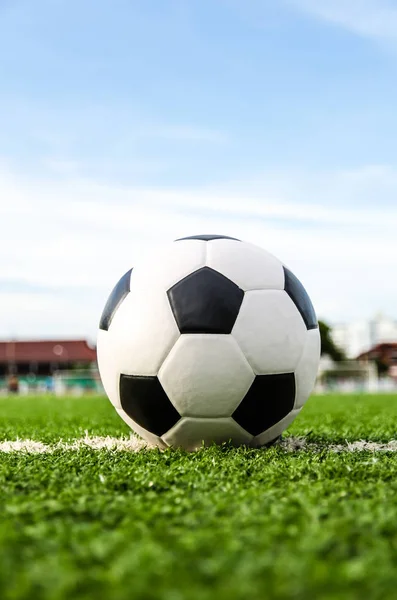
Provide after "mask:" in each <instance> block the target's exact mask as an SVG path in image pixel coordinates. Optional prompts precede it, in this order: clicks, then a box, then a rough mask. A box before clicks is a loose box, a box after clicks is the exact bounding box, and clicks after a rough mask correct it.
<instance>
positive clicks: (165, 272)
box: [97, 235, 320, 450]
mask: <svg viewBox="0 0 397 600" xmlns="http://www.w3.org/2000/svg"><path fill="white" fill-rule="evenodd" d="M97 353H98V365H99V370H100V375H101V379H102V382H103V385H104V388H105V391H106V393H107V395H108V396H109V398H110V400H111V402H112V403H113V405H114V406H115V408H116V410H117V412H118V413H119V415H120V416H121V417H122V419H124V421H125V422H126V423H127V424H128V425H129V426H130V427H131V428H132V429H133V430H134V431H135V432H136V433H137V434H138V435H140V436H141V437H143V438H144V439H145V440H146V441H148V442H150V443H152V444H154V445H157V446H160V447H167V446H179V447H182V448H185V449H187V450H194V449H196V448H198V447H200V446H201V445H203V444H204V445H208V444H211V443H222V442H231V443H232V444H234V445H240V444H246V445H250V446H255V447H258V446H264V445H268V444H271V443H272V442H274V441H275V440H276V439H278V438H279V436H280V435H281V433H282V432H283V431H284V429H286V427H287V426H288V425H289V424H290V423H291V422H292V421H293V420H294V418H295V417H296V416H297V415H298V414H299V412H300V410H301V408H302V406H303V404H304V403H305V401H306V399H307V398H308V396H309V395H310V393H311V392H312V389H313V386H314V382H315V379H316V374H317V369H318V364H319V359H320V335H319V329H318V323H317V318H316V314H315V311H314V309H313V305H312V303H311V301H310V298H309V296H308V294H307V292H306V291H305V289H304V287H303V285H302V284H301V283H300V281H299V280H298V279H297V277H296V276H295V275H294V274H293V273H292V272H291V271H290V270H289V269H288V268H287V267H285V266H284V265H283V264H282V263H281V262H280V261H279V260H278V259H277V258H275V257H274V256H273V255H272V254H269V253H268V252H266V251H265V250H263V249H261V248H259V247H258V246H254V245H252V244H248V243H244V242H241V241H240V240H237V239H235V238H230V237H226V236H219V235H198V236H193V237H189V238H182V239H179V240H176V241H175V242H173V243H171V244H169V245H168V246H166V248H164V249H163V250H162V251H161V252H158V253H157V254H156V255H155V256H154V257H153V258H151V259H150V260H147V261H146V262H143V263H141V264H140V265H137V266H136V267H135V268H134V269H131V270H130V271H128V272H127V273H126V274H125V275H124V276H123V277H122V278H121V279H120V281H119V282H118V283H117V285H116V286H115V288H114V289H113V291H112V293H111V294H110V297H109V299H108V301H107V303H106V306H105V308H104V311H103V314H102V317H101V320H100V329H99V333H98V345H97Z"/></svg>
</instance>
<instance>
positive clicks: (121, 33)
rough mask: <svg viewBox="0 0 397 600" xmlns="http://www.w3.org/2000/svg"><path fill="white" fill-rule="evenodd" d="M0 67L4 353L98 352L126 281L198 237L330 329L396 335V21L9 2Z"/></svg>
mask: <svg viewBox="0 0 397 600" xmlns="http://www.w3.org/2000/svg"><path fill="white" fill-rule="evenodd" d="M0 56H1V57H2V59H1V61H0V132H1V134H0V200H1V198H3V200H1V202H0V216H1V219H2V223H3V226H4V224H7V223H8V224H9V225H8V226H6V227H5V231H3V234H2V238H3V239H2V240H1V241H0V244H1V246H0V249H1V257H2V258H1V257H0V269H1V270H0V301H1V302H2V303H3V306H6V307H7V310H8V315H9V317H8V319H7V320H6V321H5V322H3V323H2V324H1V326H0V335H1V336H3V337H4V336H9V335H16V336H18V337H23V336H35V337H36V336H40V335H45V336H48V335H53V336H57V335H67V334H70V335H83V336H86V335H88V336H91V337H93V336H95V328H96V324H97V320H98V314H97V313H98V311H100V308H101V305H102V303H103V302H104V299H105V298H106V294H107V292H108V290H109V288H110V287H112V284H113V281H114V279H115V278H117V277H118V276H119V274H120V273H121V272H123V269H125V268H130V266H132V265H133V264H134V262H135V261H136V260H137V259H139V258H140V257H141V256H142V255H143V254H145V252H146V251H148V250H151V249H152V248H153V247H154V246H155V245H156V244H157V243H158V242H160V241H161V242H163V241H167V240H168V239H169V240H172V239H174V237H178V236H181V235H189V234H192V233H197V232H199V233H200V232H202V231H215V232H219V233H225V234H232V235H236V236H237V237H240V238H243V239H247V241H252V242H254V243H258V244H260V245H262V246H264V247H266V248H267V249H268V250H270V251H271V252H273V253H275V254H276V255H277V256H279V257H280V258H281V259H282V260H284V261H285V262H287V263H288V264H289V265H290V266H291V267H292V268H294V269H295V271H296V272H297V274H298V275H300V276H301V278H302V280H303V281H304V282H305V283H306V285H307V288H308V290H309V292H310V293H311V295H312V297H313V300H314V302H315V304H316V308H317V312H318V313H319V314H320V316H322V317H324V318H327V319H329V320H331V321H334V322H336V321H340V320H344V319H347V320H352V319H356V318H367V317H370V316H372V314H373V313H374V312H375V311H378V310H384V311H386V312H388V313H389V314H391V316H393V317H396V318H397V309H396V305H397V304H396V298H397V282H394V280H393V277H390V273H391V272H393V268H394V272H395V273H396V271H397V269H396V263H397V258H395V257H396V256H397V243H396V240H395V238H396V233H395V232H396V231H397V201H396V197H397V196H396V193H397V156H396V155H397V145H396V139H397V113H396V108H395V107H396V106H397V3H396V2H391V1H389V2H387V1H386V0H361V1H358V0H357V1H356V2H353V0H352V1H351V2H349V3H347V2H345V1H342V0H184V1H182V0H135V1H132V0H129V1H127V0H123V1H121V0H115V1H114V2H112V3H110V2H105V1H104V0H97V1H95V2H94V1H93V0H85V1H84V2H77V1H76V0H68V1H65V0H36V1H35V2H34V3H33V2H28V1H22V0H0ZM396 279H397V278H396ZM65 315H67V316H65Z"/></svg>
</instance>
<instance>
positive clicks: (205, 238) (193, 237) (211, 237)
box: [175, 234, 241, 242]
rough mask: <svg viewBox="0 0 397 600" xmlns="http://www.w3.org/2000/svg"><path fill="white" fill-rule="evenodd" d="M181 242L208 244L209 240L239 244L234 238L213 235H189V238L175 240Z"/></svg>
mask: <svg viewBox="0 0 397 600" xmlns="http://www.w3.org/2000/svg"><path fill="white" fill-rule="evenodd" d="M183 240H203V241H204V242H210V241H211V240H235V241H236V242H240V241H241V240H238V239H237V238H234V237H229V236H228V235H214V234H203V235H191V236H189V237H183V238H178V239H177V240H175V241H176V242H182V241H183Z"/></svg>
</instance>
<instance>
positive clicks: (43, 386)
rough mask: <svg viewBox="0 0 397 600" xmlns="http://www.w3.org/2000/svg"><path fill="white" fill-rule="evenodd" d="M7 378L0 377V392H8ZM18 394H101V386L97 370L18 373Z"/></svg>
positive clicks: (2, 393)
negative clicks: (37, 373)
mask: <svg viewBox="0 0 397 600" xmlns="http://www.w3.org/2000/svg"><path fill="white" fill-rule="evenodd" d="M7 381H8V380H7V378H6V377H1V378H0V394H1V395H7V394H8V386H7ZM18 383H19V390H18V393H19V394H20V395H28V394H55V395H56V396H64V395H74V396H82V395H84V394H102V393H103V392H104V390H103V386H102V383H101V380H100V377H99V373H98V371H94V370H83V369H81V370H73V371H58V372H56V373H54V374H53V375H52V376H42V375H34V374H29V375H20V376H18Z"/></svg>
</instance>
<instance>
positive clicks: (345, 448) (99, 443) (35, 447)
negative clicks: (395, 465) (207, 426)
mask: <svg viewBox="0 0 397 600" xmlns="http://www.w3.org/2000/svg"><path fill="white" fill-rule="evenodd" d="M280 446H281V447H282V448H283V449H284V450H286V451H287V452H299V451H309V452H310V451H311V452H320V451H323V450H326V451H328V452H362V451H369V452H397V440H390V441H389V442H387V443H381V442H368V441H366V440H357V441H355V442H346V443H345V444H330V445H329V446H326V445H321V444H317V443H314V442H310V441H308V440H306V439H305V438H299V437H286V438H284V439H283V440H282V441H281V442H280ZM84 448H91V449H93V450H108V451H110V452H139V451H140V450H143V449H144V448H148V449H150V448H153V446H152V445H150V444H148V443H147V442H144V441H143V440H141V439H140V438H138V437H135V436H133V435H132V436H131V437H128V438H117V437H110V436H107V437H100V436H89V435H88V433H87V434H86V435H85V436H84V437H83V438H79V439H76V440H72V441H69V442H66V441H63V440H59V441H58V442H56V443H54V444H44V443H43V442H39V441H36V440H21V439H17V440H10V441H4V442H0V453H1V452H4V453H11V452H19V453H28V454H45V453H52V452H55V451H56V450H64V451H74V452H78V451H79V450H83V449H84Z"/></svg>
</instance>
